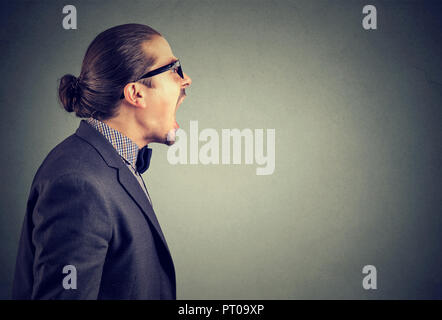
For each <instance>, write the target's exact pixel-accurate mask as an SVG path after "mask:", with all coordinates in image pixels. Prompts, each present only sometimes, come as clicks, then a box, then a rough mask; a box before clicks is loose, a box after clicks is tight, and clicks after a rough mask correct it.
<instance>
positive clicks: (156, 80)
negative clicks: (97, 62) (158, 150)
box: [120, 36, 192, 144]
mask: <svg viewBox="0 0 442 320" xmlns="http://www.w3.org/2000/svg"><path fill="white" fill-rule="evenodd" d="M143 51H144V52H145V54H146V56H150V57H153V59H154V61H155V62H154V63H153V64H152V65H151V66H150V67H149V68H148V70H147V72H151V71H155V70H158V69H160V68H162V67H165V66H169V67H170V65H172V66H173V67H172V68H170V69H169V68H166V69H168V70H166V71H164V72H161V73H159V74H155V75H154V76H152V77H149V78H145V79H142V80H140V81H136V82H130V83H128V84H127V85H126V86H125V87H124V91H123V92H124V98H123V100H122V102H121V105H120V111H121V112H129V113H133V115H134V116H135V118H136V121H137V123H138V125H139V126H140V127H142V128H144V133H145V138H146V140H151V141H155V142H161V143H166V144H172V143H173V139H172V141H171V139H170V136H171V135H172V136H173V135H174V131H175V130H176V129H178V128H179V126H178V123H177V122H176V111H177V109H178V107H179V106H180V104H181V103H182V102H183V100H184V98H185V96H186V91H185V89H186V87H188V86H190V84H191V83H192V80H191V79H190V78H189V77H188V76H187V74H186V73H182V77H181V75H180V74H179V72H178V68H179V63H175V65H173V63H174V62H177V60H178V58H177V57H175V55H174V54H173V52H172V49H171V48H170V46H169V43H168V42H167V41H166V40H165V39H164V38H163V37H161V36H155V37H153V38H152V39H151V40H150V41H148V42H145V43H144V44H143ZM147 81H148V82H147ZM123 110H124V111H123ZM168 137H169V139H168Z"/></svg>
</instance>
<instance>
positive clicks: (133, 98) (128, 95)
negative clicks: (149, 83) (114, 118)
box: [124, 82, 147, 108]
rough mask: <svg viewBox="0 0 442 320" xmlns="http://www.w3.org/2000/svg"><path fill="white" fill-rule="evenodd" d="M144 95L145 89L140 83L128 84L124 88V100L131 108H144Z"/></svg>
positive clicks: (145, 105)
mask: <svg viewBox="0 0 442 320" xmlns="http://www.w3.org/2000/svg"><path fill="white" fill-rule="evenodd" d="M146 95H147V92H146V89H145V88H144V86H143V85H142V84H140V83H137V82H130V83H128V84H126V86H125V87H124V100H125V101H126V102H128V103H130V104H131V105H133V106H136V107H139V108H146V107H147V103H146V99H145V97H146Z"/></svg>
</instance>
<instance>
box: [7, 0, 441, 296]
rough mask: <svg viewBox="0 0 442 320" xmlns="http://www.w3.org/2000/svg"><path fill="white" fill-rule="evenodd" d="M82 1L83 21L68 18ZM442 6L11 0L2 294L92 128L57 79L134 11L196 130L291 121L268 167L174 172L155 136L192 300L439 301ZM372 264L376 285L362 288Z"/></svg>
mask: <svg viewBox="0 0 442 320" xmlns="http://www.w3.org/2000/svg"><path fill="white" fill-rule="evenodd" d="M68 3H69V4H73V5H75V6H76V8H77V11H78V30H69V31H68V30H64V29H63V28H62V26H61V21H62V18H63V15H62V12H61V11H62V8H63V5H65V4H68ZM365 4H375V5H376V7H377V10H378V30H376V31H365V30H363V29H362V26H361V21H362V17H363V15H362V12H361V11H362V7H363V6H364V5H365ZM441 16H442V6H441V2H440V1H238V0H237V1H127V0H126V1H70V2H66V1H31V2H23V1H9V2H8V3H4V2H2V8H1V28H0V35H1V44H2V45H1V52H0V54H1V58H2V63H1V67H0V68H1V75H2V85H1V86H0V92H1V94H0V103H1V117H0V121H1V128H0V130H1V136H2V139H1V142H0V143H1V150H2V153H1V163H2V169H1V178H2V184H1V192H0V197H1V207H0V212H1V214H0V219H1V220H0V223H1V224H0V228H1V230H0V237H1V238H0V243H1V263H0V285H1V287H0V298H6V299H7V298H9V297H10V290H11V283H12V275H13V268H14V264H15V255H16V250H17V244H18V239H19V232H20V228H21V223H22V219H23V216H24V213H25V208H26V201H27V196H28V192H29V187H30V184H31V182H32V179H33V177H34V174H35V172H36V170H37V168H38V167H39V165H40V164H41V162H42V160H43V159H44V157H45V156H46V155H47V153H48V152H49V151H50V150H51V149H52V148H53V147H54V146H55V145H56V144H57V143H59V142H60V141H62V140H63V139H64V138H66V137H67V136H68V135H70V134H72V133H73V132H74V131H75V129H76V128H77V126H78V123H79V119H78V118H75V117H74V116H73V115H72V114H68V113H66V112H65V111H64V110H62V109H61V108H60V107H59V105H58V103H57V99H56V94H57V93H56V86H57V79H58V78H60V77H61V76H62V75H63V74H65V73H73V74H75V75H78V74H79V72H80V68H81V62H82V59H83V55H84V53H85V50H86V48H87V46H88V45H89V43H90V42H91V41H92V39H93V38H94V37H95V36H96V35H97V34H98V33H99V32H101V31H103V30H105V29H107V28H109V27H112V26H115V25H118V24H123V23H130V22H136V23H144V24H148V25H150V26H152V27H154V28H155V29H157V30H159V31H160V32H161V33H162V34H163V35H164V36H165V37H166V39H167V40H168V41H169V43H170V44H171V47H172V49H173V51H174V53H175V55H176V56H177V57H179V58H180V59H181V61H182V64H183V69H184V71H185V72H186V73H188V74H189V75H190V76H191V77H192V79H193V85H192V88H191V89H189V90H188V98H187V99H186V101H185V102H184V104H183V105H182V106H181V108H180V110H179V111H178V114H177V119H178V122H179V123H180V125H181V126H182V127H183V128H184V129H185V130H188V128H189V121H190V120H198V121H199V127H200V130H201V129H203V128H214V129H216V130H217V131H218V132H220V131H221V129H222V128H240V129H242V128H251V129H255V128H264V129H270V128H275V129H276V169H275V172H274V174H273V175H269V176H257V175H255V168H256V165H230V166H226V165H207V166H204V165H177V166H172V165H170V164H169V163H168V162H167V160H166V154H167V147H166V146H163V145H152V147H153V149H154V153H153V158H152V163H151V168H150V169H149V170H148V172H147V173H146V174H145V175H144V178H145V180H146V182H147V185H148V187H149V188H150V193H151V196H152V199H153V203H154V205H155V208H156V213H157V215H158V218H159V220H160V223H161V225H162V227H163V230H164V233H165V235H166V237H167V240H168V243H169V246H170V249H171V251H172V255H173V257H174V261H175V267H176V271H177V285H178V298H180V299H193V298H199V299H204V298H206V299H215V298H219V299H227V298H230V299H237V298H238V299H239V298H240V299H299V298H326V299H330V298H335V299H342V298H346V299H347V298H355V299H370V298H381V299H383V298H442V275H441V273H440V271H441V266H442V265H441V263H442V258H441V257H442V255H441V249H442V248H441V243H442V242H441V237H442V221H441V220H442V218H441V208H442V201H441V187H442V181H441V162H442V161H441V160H442V159H441V154H442V153H441V150H440V148H441V129H440V126H441V120H442V111H441V102H442V61H441V57H442V50H441V43H442V41H441V40H442V36H441V30H442V23H441V18H440V17H441ZM367 264H372V265H375V266H376V267H377V271H378V289H377V290H376V291H365V290H363V288H362V286H361V281H362V278H363V274H362V272H361V270H362V267H363V266H364V265H367Z"/></svg>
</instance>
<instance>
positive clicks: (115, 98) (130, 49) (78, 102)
mask: <svg viewBox="0 0 442 320" xmlns="http://www.w3.org/2000/svg"><path fill="white" fill-rule="evenodd" d="M154 36H161V34H160V33H159V32H158V31H156V30H154V29H152V28H151V27H149V26H146V25H142V24H123V25H120V26H116V27H113V28H110V29H107V30H105V31H103V32H102V33H100V34H99V35H98V36H97V37H96V38H95V39H94V40H93V41H92V43H91V44H90V45H89V47H88V49H87V51H86V54H85V56H84V59H83V64H82V66H81V72H80V76H79V77H78V78H76V77H75V76H73V75H71V74H66V75H64V76H63V77H62V78H61V79H60V83H59V87H58V95H59V98H60V102H61V103H62V104H63V107H64V108H65V109H66V111H68V112H75V114H76V116H77V117H80V118H88V117H93V118H95V119H98V120H106V119H109V118H112V117H114V116H115V115H116V111H117V108H118V106H119V101H120V96H121V94H122V92H123V89H124V86H125V85H126V84H127V83H129V82H131V81H134V80H135V79H137V78H138V77H141V76H142V75H143V74H144V73H146V70H148V68H149V67H150V66H152V65H153V64H154V63H155V58H154V57H147V56H146V53H145V52H144V51H143V47H142V45H143V43H144V42H146V41H149V40H151V39H152V38H153V37H154ZM148 80H149V81H144V82H143V83H145V84H146V85H149V86H150V79H148Z"/></svg>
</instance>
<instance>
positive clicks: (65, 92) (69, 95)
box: [58, 74, 80, 112]
mask: <svg viewBox="0 0 442 320" xmlns="http://www.w3.org/2000/svg"><path fill="white" fill-rule="evenodd" d="M58 95H59V97H60V101H61V103H62V104H63V107H64V108H65V110H66V111H67V112H73V111H74V110H76V109H77V108H76V107H77V104H78V100H79V98H80V92H79V87H78V78H77V77H75V76H73V75H72V74H66V75H64V76H63V77H62V78H61V79H60V86H59V88H58Z"/></svg>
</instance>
